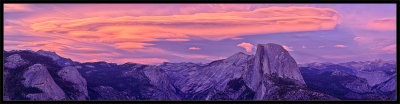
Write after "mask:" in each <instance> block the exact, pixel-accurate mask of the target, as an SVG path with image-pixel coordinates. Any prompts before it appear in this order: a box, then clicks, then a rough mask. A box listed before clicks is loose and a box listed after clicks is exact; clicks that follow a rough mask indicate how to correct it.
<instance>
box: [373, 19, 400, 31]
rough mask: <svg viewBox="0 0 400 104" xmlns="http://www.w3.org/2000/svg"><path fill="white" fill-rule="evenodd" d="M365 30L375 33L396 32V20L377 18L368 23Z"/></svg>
mask: <svg viewBox="0 0 400 104" xmlns="http://www.w3.org/2000/svg"><path fill="white" fill-rule="evenodd" d="M365 28H367V29H371V30H377V31H388V30H396V18H379V19H375V20H372V21H370V22H369V23H368V24H367V25H366V26H365Z"/></svg>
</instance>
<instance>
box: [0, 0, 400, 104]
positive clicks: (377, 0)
mask: <svg viewBox="0 0 400 104" xmlns="http://www.w3.org/2000/svg"><path fill="white" fill-rule="evenodd" d="M28 3H29V4H37V3H38V4H53V3H67V4H78V3H79V4H81V3H83V4H120V3H139V4H155V3H164V4H182V3H184V4H192V3H200V4H209V3H213V4H221V3H224V4H249V3H268V4H287V3H289V4H305V3H307V4H308V3H311V4H396V7H397V8H398V7H399V3H400V0H93V1H92V0H1V8H0V9H1V11H2V14H3V16H4V4H28ZM3 16H1V18H2V21H1V23H2V24H3V26H4V17H3ZM398 17H399V11H398V10H396V18H398ZM398 24H399V22H398V21H396V26H397V30H399V27H398ZM3 29H4V27H3ZM397 36H398V32H397V31H396V44H398V41H397V39H398V37H397ZM2 37H3V40H2V48H3V50H4V30H3V33H2ZM398 49H399V48H398V47H396V50H398ZM2 58H3V59H4V57H3V55H2ZM397 60H398V55H397V53H396V67H397V64H398V63H399V62H397ZM3 61H4V60H1V62H2V63H4V62H3ZM3 65H4V64H2V66H3ZM1 73H2V75H3V71H1ZM396 74H397V75H399V71H396ZM396 80H397V92H396V95H397V96H396V97H397V99H396V101H362V100H360V101H231V100H229V101H198V100H182V101H164V100H163V101H147V100H146V101H143V100H142V101H141V100H138V101H96V100H88V101H4V100H3V94H2V95H1V96H2V97H1V98H0V99H1V103H0V104H6V103H7V104H8V103H23V104H25V103H66V104H71V103H77V104H80V103H146V104H147V103H163V104H176V103H183V104H187V103H189V104H190V103H210V104H215V103H227V104H230V103H243V104H247V103H260V104H265V103H284V104H285V103H287V104H310V103H321V104H326V103H340V104H342V103H347V104H400V100H399V99H400V96H399V91H398V90H399V88H400V86H399V77H397V76H396ZM1 82H2V84H1V85H2V88H3V86H4V85H3V80H1ZM0 92H1V93H3V90H1V91H0Z"/></svg>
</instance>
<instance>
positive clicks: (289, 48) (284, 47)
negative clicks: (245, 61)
mask: <svg viewBox="0 0 400 104" xmlns="http://www.w3.org/2000/svg"><path fill="white" fill-rule="evenodd" d="M282 47H283V49H285V50H287V51H294V50H293V49H292V47H288V46H285V45H283V46H282Z"/></svg>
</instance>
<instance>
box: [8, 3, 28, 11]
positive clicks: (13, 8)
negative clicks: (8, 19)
mask: <svg viewBox="0 0 400 104" xmlns="http://www.w3.org/2000/svg"><path fill="white" fill-rule="evenodd" d="M26 11H32V9H31V8H30V5H28V4H4V12H26Z"/></svg>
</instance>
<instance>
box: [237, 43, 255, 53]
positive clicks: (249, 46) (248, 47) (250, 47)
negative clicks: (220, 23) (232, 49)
mask: <svg viewBox="0 0 400 104" xmlns="http://www.w3.org/2000/svg"><path fill="white" fill-rule="evenodd" d="M237 46H239V47H242V48H244V49H246V52H251V51H252V50H253V48H254V45H253V44H251V43H246V42H242V43H240V44H238V45H237Z"/></svg>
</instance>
